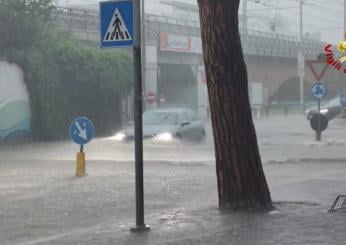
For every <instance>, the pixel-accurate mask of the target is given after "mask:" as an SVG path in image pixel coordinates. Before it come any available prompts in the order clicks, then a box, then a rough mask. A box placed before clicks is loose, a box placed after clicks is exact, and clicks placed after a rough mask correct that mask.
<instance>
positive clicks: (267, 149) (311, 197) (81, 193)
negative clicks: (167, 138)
mask: <svg viewBox="0 0 346 245" xmlns="http://www.w3.org/2000/svg"><path fill="white" fill-rule="evenodd" d="M255 124H256V128H257V134H258V137H259V145H260V149H261V153H262V158H263V162H264V169H265V173H266V176H267V180H268V184H269V187H270V190H271V195H272V198H273V201H274V205H275V207H276V209H275V210H274V211H272V212H270V213H268V214H261V213H259V214H245V213H237V212H235V213H223V212H220V211H219V210H218V209H217V187H216V177H215V167H214V155H213V145H212V140H211V137H210V134H209V135H208V139H207V140H206V142H205V143H202V144H199V145H193V144H188V143H184V144H175V145H155V144H152V143H146V144H145V147H144V150H145V153H144V157H145V170H144V174H145V180H144V181H145V206H146V223H147V224H149V225H150V226H151V227H152V231H151V232H150V233H148V234H142V235H136V234H131V233H129V232H128V230H129V228H130V227H131V226H132V225H133V224H134V218H135V212H134V211H135V203H134V193H135V190H134V163H133V159H132V158H133V157H132V156H133V146H132V144H120V143H116V142H114V141H112V140H111V139H108V138H107V139H105V138H104V139H97V140H94V141H92V142H91V143H90V144H89V145H87V147H86V148H85V150H86V154H87V176H86V177H84V178H75V177H74V171H75V162H74V157H75V153H76V151H77V150H78V147H77V146H76V145H74V144H73V143H71V142H58V143H35V144H29V145H21V146H4V145H2V146H1V147H0V168H1V172H0V177H1V178H0V197H1V200H2V201H1V203H0V224H1V225H0V244H11V245H12V244H20V245H24V244H25V245H29V244H117V245H118V244H119V245H122V244H124V245H125V244H138V245H142V244H184V245H186V244H215V245H219V244H235V245H239V244H244V245H245V244H246V245H247V244H254V245H255V244H256V245H258V244H273V245H274V244H311V245H315V244H340V245H341V244H344V240H345V239H346V235H345V233H344V230H345V228H346V222H345V219H346V215H345V214H340V213H338V214H329V213H327V211H328V209H329V207H330V205H331V204H332V202H333V201H334V199H335V197H336V196H337V195H339V194H344V193H343V191H344V190H346V181H345V175H346V164H345V163H346V155H345V151H344V148H345V142H346V141H345V140H344V139H345V136H346V135H345V132H343V131H341V130H340V128H342V127H343V125H344V122H343V121H342V120H341V121H339V122H338V123H337V124H336V122H334V123H332V124H331V125H330V128H329V129H327V131H326V132H325V133H324V134H323V141H322V142H321V143H316V142H315V141H314V134H313V131H312V130H311V129H309V127H308V126H309V124H308V121H306V119H305V118H304V117H303V116H302V115H290V116H288V117H285V116H273V117H269V118H266V119H260V120H256V121H255ZM292 124H295V125H296V127H292Z"/></svg>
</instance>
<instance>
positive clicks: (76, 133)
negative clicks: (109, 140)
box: [69, 117, 94, 145]
mask: <svg viewBox="0 0 346 245" xmlns="http://www.w3.org/2000/svg"><path fill="white" fill-rule="evenodd" d="M69 131H70V137H71V139H72V140H73V141H74V142H75V143H76V144H78V145H85V144H87V143H89V141H90V140H92V138H93V137H94V124H93V123H92V122H91V121H90V119H88V118H86V117H78V118H76V119H74V120H73V121H72V123H71V125H70V130H69Z"/></svg>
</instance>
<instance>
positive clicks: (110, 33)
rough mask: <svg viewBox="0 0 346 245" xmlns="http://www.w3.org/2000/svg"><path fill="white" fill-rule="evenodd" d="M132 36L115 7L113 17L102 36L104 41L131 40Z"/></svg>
mask: <svg viewBox="0 0 346 245" xmlns="http://www.w3.org/2000/svg"><path fill="white" fill-rule="evenodd" d="M131 40H132V37H131V35H130V33H129V31H128V29H127V26H126V23H125V22H124V20H123V17H122V15H121V13H120V11H119V9H117V8H116V9H115V11H114V14H113V17H112V19H111V21H110V22H109V25H108V29H107V32H106V34H105V36H104V39H103V41H104V42H112V41H131Z"/></svg>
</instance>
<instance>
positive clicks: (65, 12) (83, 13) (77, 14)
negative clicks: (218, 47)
mask: <svg viewBox="0 0 346 245" xmlns="http://www.w3.org/2000/svg"><path fill="white" fill-rule="evenodd" d="M56 15H59V16H60V17H62V18H64V17H65V18H73V20H76V21H89V22H92V21H95V22H97V23H98V21H99V13H98V12H97V11H91V10H80V9H72V8H65V7H57V8H56ZM145 20H146V21H152V22H162V23H168V24H173V25H182V26H189V27H195V28H200V23H199V21H195V20H189V19H181V18H175V17H169V16H160V15H153V14H145ZM95 27H96V28H95V29H97V30H98V28H99V27H98V25H95ZM240 33H241V34H245V33H243V30H242V29H240ZM246 34H247V35H253V36H259V37H266V38H273V39H280V40H287V41H294V42H298V38H297V37H295V36H289V35H284V34H277V33H270V32H263V31H258V30H251V29H249V30H247V32H246Z"/></svg>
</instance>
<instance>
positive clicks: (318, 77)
mask: <svg viewBox="0 0 346 245" xmlns="http://www.w3.org/2000/svg"><path fill="white" fill-rule="evenodd" d="M306 62H307V63H308V65H309V67H310V69H311V71H312V73H313V74H314V76H315V78H316V80H317V81H321V79H322V77H323V76H324V74H325V73H326V70H327V68H328V64H326V63H325V62H324V61H320V60H308V61H306ZM316 64H323V65H324V67H323V69H322V71H320V72H317V70H316V67H314V65H316Z"/></svg>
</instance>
